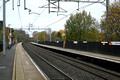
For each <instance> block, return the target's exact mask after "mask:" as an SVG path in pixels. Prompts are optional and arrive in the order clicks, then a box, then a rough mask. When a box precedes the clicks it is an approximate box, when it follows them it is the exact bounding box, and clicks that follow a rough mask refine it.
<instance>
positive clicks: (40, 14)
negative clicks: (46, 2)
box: [32, 8, 46, 24]
mask: <svg viewBox="0 0 120 80" xmlns="http://www.w3.org/2000/svg"><path fill="white" fill-rule="evenodd" d="M45 9H46V8H45ZM45 9H44V10H43V11H42V12H41V13H40V15H41V14H42V13H43V12H44V11H45ZM40 15H38V17H36V18H35V20H34V21H33V23H35V21H36V20H37V19H38V18H39V17H40ZM33 23H32V24H33Z"/></svg>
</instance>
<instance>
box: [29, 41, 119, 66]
mask: <svg viewBox="0 0 120 80" xmlns="http://www.w3.org/2000/svg"><path fill="white" fill-rule="evenodd" d="M31 43H32V44H34V45H39V46H42V47H46V48H50V49H55V50H60V51H64V52H70V53H73V54H78V55H82V56H86V57H91V58H96V59H100V60H105V61H110V62H114V63H118V64H120V57H117V56H110V55H104V54H99V53H92V52H87V51H79V50H74V49H68V48H61V47H56V46H49V45H43V44H38V43H35V42H31Z"/></svg>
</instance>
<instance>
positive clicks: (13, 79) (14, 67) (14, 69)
mask: <svg viewBox="0 0 120 80" xmlns="http://www.w3.org/2000/svg"><path fill="white" fill-rule="evenodd" d="M17 47H18V45H17ZM17 47H16V50H17ZM15 71H16V51H15V56H14V63H13V74H12V80H16V79H15V75H16V74H15Z"/></svg>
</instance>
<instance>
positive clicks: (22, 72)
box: [12, 43, 47, 80]
mask: <svg viewBox="0 0 120 80" xmlns="http://www.w3.org/2000/svg"><path fill="white" fill-rule="evenodd" d="M21 44H22V43H19V44H18V45H17V47H16V52H15V57H16V59H15V61H16V62H15V63H16V66H15V67H14V71H13V74H15V76H14V75H13V79H12V80H47V79H46V77H45V76H44V74H43V73H42V72H40V71H39V70H38V69H37V68H36V66H35V65H34V62H32V61H31V58H30V56H29V55H28V54H27V53H26V52H25V50H24V49H23V47H22V45H21Z"/></svg>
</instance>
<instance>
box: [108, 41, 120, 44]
mask: <svg viewBox="0 0 120 80" xmlns="http://www.w3.org/2000/svg"><path fill="white" fill-rule="evenodd" d="M109 45H120V42H115V41H112V42H110V43H109Z"/></svg>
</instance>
